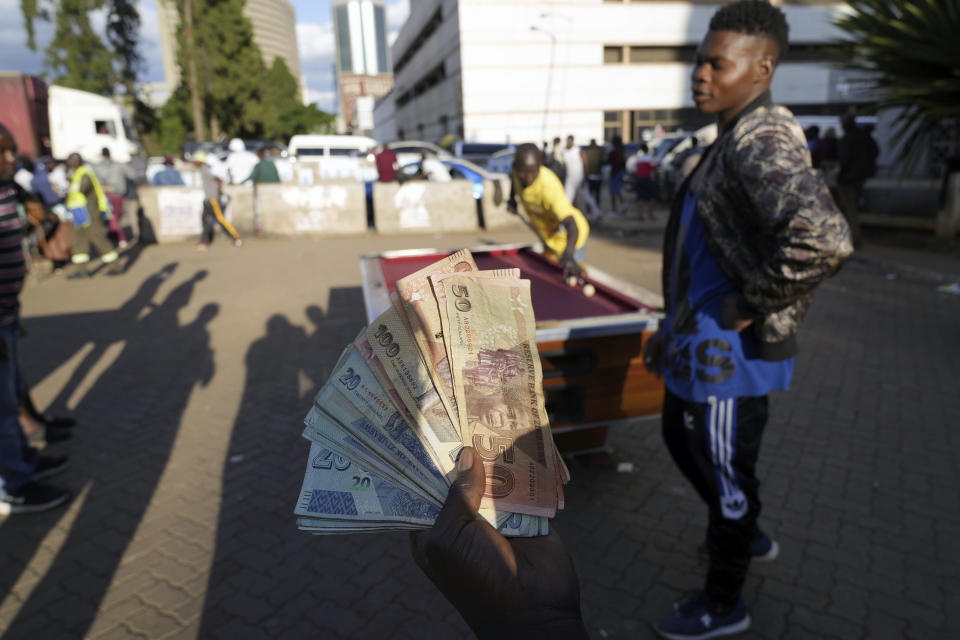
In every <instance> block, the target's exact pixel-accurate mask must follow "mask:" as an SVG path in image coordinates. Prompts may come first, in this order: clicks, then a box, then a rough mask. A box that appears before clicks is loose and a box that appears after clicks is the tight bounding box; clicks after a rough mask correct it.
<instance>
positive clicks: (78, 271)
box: [67, 153, 120, 278]
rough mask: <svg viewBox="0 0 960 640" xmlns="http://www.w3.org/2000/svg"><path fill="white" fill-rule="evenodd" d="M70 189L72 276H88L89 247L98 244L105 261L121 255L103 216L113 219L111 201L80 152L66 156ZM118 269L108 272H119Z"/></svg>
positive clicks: (107, 262)
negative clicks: (110, 237)
mask: <svg viewBox="0 0 960 640" xmlns="http://www.w3.org/2000/svg"><path fill="white" fill-rule="evenodd" d="M67 172H68V175H69V176H70V188H69V190H68V192H67V210H68V211H69V212H70V215H71V216H72V218H73V255H72V256H70V261H71V262H72V263H73V265H74V272H73V273H72V274H70V275H69V276H68V277H69V278H89V277H90V272H89V271H87V264H88V263H89V262H90V246H91V245H92V246H94V247H96V249H97V251H98V252H99V253H100V260H101V261H102V262H103V264H105V265H106V264H111V263H113V262H116V260H117V258H118V257H119V254H117V251H116V250H115V249H114V248H113V245H112V244H110V241H109V240H108V239H107V230H106V229H105V228H104V226H103V219H104V218H107V219H109V218H110V203H109V202H108V201H107V194H106V193H105V192H104V190H103V187H101V186H100V181H99V180H97V176H96V174H95V173H94V172H93V170H92V169H91V168H90V167H88V166H87V165H85V164H84V163H83V160H82V159H81V158H80V154H79V153H71V154H70V156H69V157H68V158H67ZM119 273H120V272H119V271H118V270H116V269H115V268H111V269H109V270H108V271H107V275H118V274H119Z"/></svg>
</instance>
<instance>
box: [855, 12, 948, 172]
mask: <svg viewBox="0 0 960 640" xmlns="http://www.w3.org/2000/svg"><path fill="white" fill-rule="evenodd" d="M847 4H848V5H849V11H847V12H845V13H843V14H842V15H841V17H839V18H838V19H837V21H836V24H837V26H838V27H840V29H842V30H843V31H844V32H845V33H846V38H845V39H843V40H842V41H840V42H839V44H838V47H837V49H838V53H839V54H840V55H841V56H842V57H841V59H843V60H846V61H847V62H846V63H844V66H845V67H847V68H849V69H855V70H858V71H862V72H864V73H865V75H866V77H867V80H866V85H867V88H869V89H871V90H872V91H873V93H874V95H875V99H876V105H875V107H874V110H882V109H898V110H900V115H899V116H898V117H897V119H896V121H895V126H896V137H897V138H898V139H900V140H903V141H904V143H903V144H902V146H901V147H900V153H901V158H902V159H904V160H906V161H907V165H911V164H913V163H914V162H915V161H916V160H917V159H918V157H919V156H920V154H921V153H922V152H923V150H924V149H925V148H929V146H930V145H931V144H932V143H933V141H934V139H935V138H936V137H938V136H942V133H940V132H942V131H943V130H944V126H945V125H946V128H947V129H949V128H950V127H952V130H953V136H954V138H953V140H952V143H953V145H954V146H953V153H957V152H958V151H957V150H958V148H960V38H958V37H957V34H958V33H960V4H958V3H957V1H956V0H849V1H848V3H847Z"/></svg>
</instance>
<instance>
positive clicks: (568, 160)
mask: <svg viewBox="0 0 960 640" xmlns="http://www.w3.org/2000/svg"><path fill="white" fill-rule="evenodd" d="M583 165H584V157H583V152H582V151H581V150H580V147H578V146H577V145H575V144H574V141H573V136H572V135H571V136H567V146H566V147H564V149H563V166H564V167H565V168H566V170H567V175H566V177H565V178H564V180H563V190H564V191H565V192H566V194H567V200H569V201H570V202H575V201H576V199H577V192H578V191H580V187H581V186H582V185H583V175H584V170H583Z"/></svg>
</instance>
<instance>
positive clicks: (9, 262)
mask: <svg viewBox="0 0 960 640" xmlns="http://www.w3.org/2000/svg"><path fill="white" fill-rule="evenodd" d="M16 153H17V146H16V142H14V139H13V135H12V134H11V133H10V131H9V130H8V129H7V128H6V127H5V126H3V125H2V124H0V279H2V281H3V287H2V288H0V515H7V514H18V513H30V512H38V511H46V510H48V509H53V508H55V507H57V506H59V505H61V504H63V503H65V502H66V501H67V500H69V499H70V492H69V491H65V490H63V489H59V488H57V487H52V486H49V485H45V484H40V483H39V482H37V480H40V479H42V478H46V477H49V476H52V475H53V474H55V473H58V472H60V471H62V470H63V469H65V468H66V466H67V458H66V457H63V456H61V457H51V456H44V455H41V454H40V453H39V452H38V451H37V450H36V449H35V448H33V447H31V446H30V445H29V444H28V442H27V438H26V436H25V435H24V432H23V428H22V426H21V424H20V407H22V406H23V404H24V399H23V391H24V388H23V384H22V376H21V375H20V346H19V343H20V291H21V289H22V288H23V278H24V276H25V275H26V273H27V268H26V264H25V263H24V260H23V244H22V242H21V239H22V236H23V220H21V218H20V214H19V208H20V206H21V205H23V206H28V207H29V206H30V205H31V204H32V205H37V204H38V203H35V202H34V203H31V202H27V193H26V191H24V190H23V188H21V187H20V185H18V184H17V183H16V182H14V180H13V176H14V174H15V173H16Z"/></svg>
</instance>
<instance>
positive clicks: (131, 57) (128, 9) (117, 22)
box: [107, 0, 143, 96]
mask: <svg viewBox="0 0 960 640" xmlns="http://www.w3.org/2000/svg"><path fill="white" fill-rule="evenodd" d="M107 39H108V40H109V41H110V44H111V46H112V47H113V53H114V55H115V56H116V62H117V79H118V80H119V81H120V82H121V83H122V84H123V86H124V87H126V89H127V95H131V96H133V95H136V91H135V88H134V83H135V82H136V81H137V74H138V72H139V71H140V70H141V69H142V68H143V58H142V56H141V55H140V12H139V11H137V5H136V2H135V1H133V0H110V2H109V9H108V11H107Z"/></svg>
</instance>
